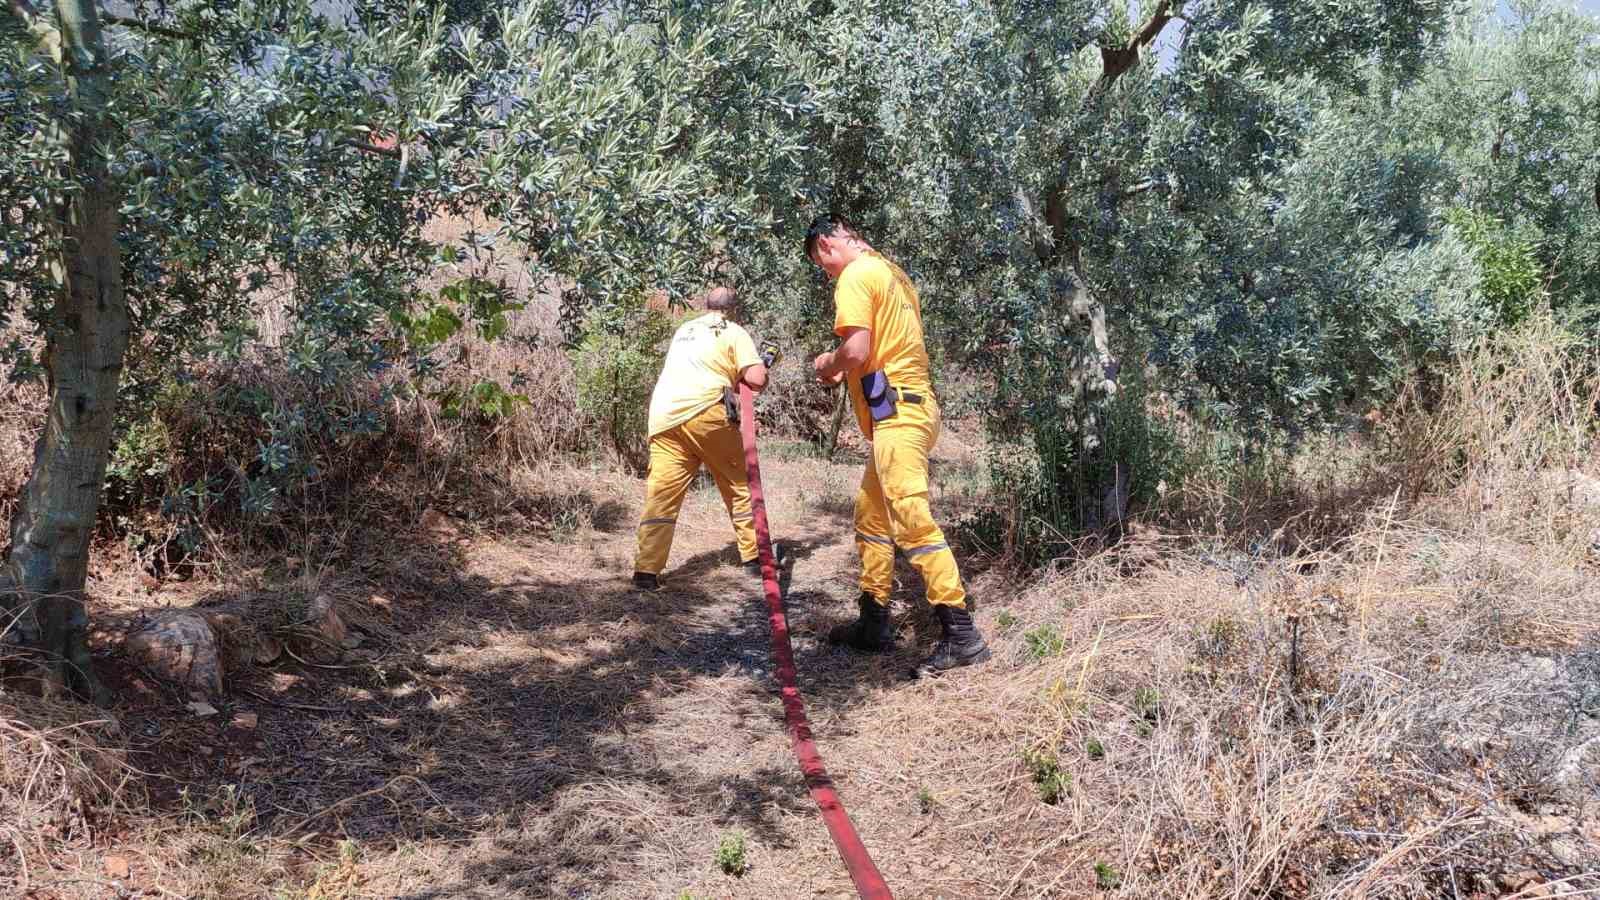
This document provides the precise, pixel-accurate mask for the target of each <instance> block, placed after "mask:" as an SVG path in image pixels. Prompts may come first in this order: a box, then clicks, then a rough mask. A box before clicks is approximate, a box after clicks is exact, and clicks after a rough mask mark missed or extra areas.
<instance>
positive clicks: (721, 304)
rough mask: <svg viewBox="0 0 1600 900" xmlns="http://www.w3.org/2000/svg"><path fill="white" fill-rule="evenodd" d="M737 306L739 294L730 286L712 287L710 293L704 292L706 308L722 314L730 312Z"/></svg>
mask: <svg viewBox="0 0 1600 900" xmlns="http://www.w3.org/2000/svg"><path fill="white" fill-rule="evenodd" d="M738 307H739V295H738V294H735V293H734V292H733V288H730V287H714V288H712V289H711V293H709V294H706V309H709V310H711V311H712V312H719V313H723V314H727V313H731V312H733V311H734V310H735V309H738Z"/></svg>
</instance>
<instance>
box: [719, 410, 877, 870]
mask: <svg viewBox="0 0 1600 900" xmlns="http://www.w3.org/2000/svg"><path fill="white" fill-rule="evenodd" d="M739 431H740V433H741V434H742V435H743V437H744V464H745V468H746V469H747V470H748V471H749V475H750V508H751V510H752V511H753V512H754V513H755V518H756V546H757V547H758V548H759V549H760V553H761V586H762V588H763V590H764V591H765V593H766V595H767V619H768V621H769V622H770V623H771V625H772V658H773V660H774V661H775V662H776V663H777V664H778V684H779V686H780V687H781V688H782V696H783V718H784V721H785V722H787V723H788V725H789V737H790V739H791V741H792V742H793V746H794V756H795V759H797V760H799V762H800V771H802V772H804V773H805V776H806V787H807V788H808V789H810V791H811V799H813V800H815V801H816V802H817V809H818V810H820V811H821V812H822V821H823V823H824V824H826V825H827V826H828V834H829V835H830V836H831V837H832V838H833V845H834V846H835V847H837V848H838V850H839V856H840V857H842V858H843V859H844V865H845V868H846V869H848V870H849V871H850V880H851V881H854V882H855V884H856V893H858V894H860V895H861V897H862V900H893V895H892V894H890V893H889V886H888V885H887V884H885V883H884V881H883V876H882V875H880V874H878V867H877V866H875V865H873V864H872V857H871V856H870V855H868V853H867V847H866V845H865V844H863V843H861V836H860V835H858V834H856V828H855V826H854V825H852V824H850V814H849V813H847V812H845V810H844V803H842V802H841V801H840V800H839V795H838V793H837V792H835V791H834V789H833V779H832V778H829V777H828V770H827V769H824V768H823V767H822V755H821V754H819V753H818V752H817V745H816V744H815V743H814V742H813V741H812V740H811V723H809V722H807V721H806V706H805V701H803V700H802V699H801V698H800V688H798V687H796V686H795V672H794V650H793V648H791V647H790V646H789V620H788V617H787V616H785V615H784V610H783V595H782V594H780V593H779V592H778V561H777V560H776V559H774V558H773V556H772V533H771V532H770V531H769V530H768V529H767V504H766V500H765V499H763V497H762V492H761V464H760V462H759V461H758V460H757V459H756V411H755V398H754V395H752V394H751V393H750V388H749V387H748V386H746V385H743V384H741V385H739Z"/></svg>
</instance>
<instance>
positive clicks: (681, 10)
mask: <svg viewBox="0 0 1600 900" xmlns="http://www.w3.org/2000/svg"><path fill="white" fill-rule="evenodd" d="M325 11H326V8H325V7H324V6H323V5H322V4H317V3H314V2H311V0H239V2H230V3H220V4H219V3H211V2H198V0H196V2H173V3H163V4H152V5H149V6H144V5H139V6H136V7H135V8H134V9H133V11H132V12H133V14H132V15H126V16H111V17H104V16H101V14H100V10H98V9H97V8H96V6H95V5H94V4H92V3H89V2H86V0H61V2H58V3H49V2H45V3H41V4H38V5H33V4H31V3H24V2H22V0H12V2H11V3H10V7H9V10H8V11H7V14H6V17H5V18H4V19H3V20H0V21H3V22H4V24H5V28H4V30H3V32H0V34H3V38H4V39H3V42H0V104H3V107H4V110H5V113H6V115H5V117H4V119H3V122H0V127H4V129H5V131H6V134H5V137H6V140H5V141H4V142H3V144H0V174H3V175H4V176H5V177H4V178H3V179H0V216H4V221H5V225H6V227H5V229H4V232H3V234H0V241H3V244H0V313H3V314H4V316H5V321H6V324H7V326H8V338H15V340H13V341H12V342H11V344H10V347H9V352H10V357H11V360H12V361H13V363H14V366H13V369H14V376H15V377H19V378H24V377H39V378H42V379H43V381H44V382H45V384H46V385H47V387H48V390H49V395H50V405H51V410H52V412H51V415H50V417H49V421H48V423H47V424H46V426H45V429H44V431H43V433H42V436H41V438H40V444H39V447H40V449H39V455H38V458H37V460H36V463H35V468H34V472H33V475H32V478H31V479H30V482H29V485H28V488H27V493H26V497H25V498H24V502H23V503H22V504H20V505H19V511H18V513H17V516H16V520H15V521H14V522H13V527H12V532H13V540H12V545H11V550H10V556H9V562H8V567H7V569H6V572H7V578H6V580H5V583H4V585H3V586H4V588H5V593H4V595H5V598H6V599H5V608H6V609H7V610H9V611H10V613H11V614H10V615H8V617H7V619H6V622H7V624H6V628H5V632H6V635H7V639H8V640H14V639H21V640H22V641H23V642H25V643H28V644H31V645H33V646H34V647H36V648H37V649H39V650H40V651H42V653H43V654H44V658H45V659H46V660H48V661H49V664H50V666H51V667H52V669H53V670H54V674H55V676H56V679H57V680H58V681H62V682H68V683H71V684H73V685H74V686H75V687H79V688H82V689H84V690H85V691H87V692H90V693H98V687H97V685H96V683H95V681H94V678H93V675H92V672H91V670H90V666H89V660H88V655H87V652H86V650H85V647H84V635H85V631H86V616H85V613H84V606H83V589H84V582H85V577H86V572H87V555H88V547H89V539H90V533H91V530H92V528H93V526H94V522H95V516H96V511H97V508H98V505H99V503H100V498H101V490H102V483H103V479H104V475H105V472H106V466H107V455H108V451H109V447H110V443H111V441H112V437H113V432H114V431H115V428H116V423H117V419H118V409H119V402H120V404H121V408H122V409H124V410H128V409H137V408H138V405H139V404H140V403H141V402H145V401H148V399H149V398H150V397H152V396H154V395H155V394H156V393H158V392H159V391H161V390H162V389H163V386H164V385H168V384H172V383H174V381H176V382H178V383H181V382H182V381H183V380H184V379H186V378H188V377H189V373H190V371H191V370H192V369H193V368H194V367H195V366H196V364H200V363H207V362H221V363H224V364H228V365H240V364H244V363H249V364H252V365H256V366H259V367H262V368H265V369H269V370H272V371H281V372H283V373H286V374H287V375H289V376H290V377H293V378H294V379H296V380H297V381H298V382H299V383H301V384H302V385H304V386H305V387H306V391H305V392H304V393H302V394H301V395H300V398H299V399H298V400H296V401H295V402H293V403H291V404H290V405H289V406H288V407H285V406H283V405H281V404H276V405H275V404H274V403H273V402H272V401H271V398H266V397H263V395H262V394H261V392H251V391H245V392H242V393H241V394H240V396H239V397H237V398H234V399H235V400H236V401H237V402H233V403H231V405H227V406H225V408H224V412H225V414H226V416H227V420H226V421H219V422H218V423H217V427H218V428H219V429H231V430H234V431H239V432H241V433H243V434H245V435H247V436H248V437H249V438H251V441H249V442H247V443H250V444H253V449H252V450H251V451H250V452H249V453H248V454H247V455H244V456H240V457H238V458H232V459H229V460H227V463H228V467H229V471H230V472H231V475H230V476H229V477H228V478H227V479H225V481H224V483H220V484H219V483H216V482H215V480H207V481H205V482H203V483H198V484H195V485H192V486H190V487H189V488H187V489H186V491H185V498H183V499H187V500H189V501H193V502H198V503H205V502H216V499H217V497H218V496H220V495H226V496H227V497H230V498H235V499H237V501H238V502H239V503H240V504H241V505H242V506H243V507H244V508H245V509H246V510H247V511H248V510H252V509H253V510H257V511H260V510H266V509H271V508H272V506H273V505H274V504H275V503H277V502H278V501H279V500H280V499H281V498H282V497H283V496H284V495H285V494H286V493H287V492H291V491H294V490H296V489H297V487H303V486H304V485H306V484H309V483H312V482H314V481H315V480H316V478H317V477H318V471H319V468H320V466H322V465H323V464H325V460H324V459H322V458H319V455H318V454H319V452H325V451H326V450H327V448H328V446H329V442H328V441H326V440H321V438H325V437H327V436H328V435H330V434H331V435H335V436H337V437H339V438H340V439H341V441H343V440H344V439H349V438H357V437H359V436H360V435H361V434H364V433H371V432H373V431H376V430H378V429H381V428H382V427H383V421H382V418H381V417H380V416H379V415H378V412H379V411H381V403H382V400H383V396H384V394H383V393H382V392H381V391H380V393H379V394H378V395H377V396H373V395H371V394H370V392H363V391H350V390H347V389H346V388H348V387H349V385H350V384H351V383H352V381H353V380H357V379H361V378H363V377H367V376H370V375H372V374H373V373H375V372H382V371H384V370H385V369H388V368H390V367H394V366H396V365H397V364H404V365H407V366H409V367H410V370H411V371H412V372H414V373H417V374H418V375H419V376H420V375H425V374H426V373H427V372H428V371H429V370H430V368H431V367H432V365H431V364H432V362H433V357H434V356H435V355H436V353H437V351H438V349H439V347H440V346H441V344H442V343H443V342H444V341H445V340H446V339H447V338H448V337H449V336H451V335H452V334H454V333H456V332H457V331H459V330H461V329H462V328H465V327H467V326H468V325H469V324H470V325H472V326H474V327H476V329H477V332H478V334H479V335H480V336H482V337H485V338H491V339H492V338H496V337H499V336H501V335H503V334H504V332H505V328H506V320H505V313H506V312H507V311H508V310H509V309H510V308H511V307H512V306H513V305H514V304H512V303H511V302H510V298H509V297H508V296H507V295H506V292H505V290H504V288H503V287H502V286H501V285H497V284H493V283H489V282H487V281H485V280H484V279H482V278H479V277H476V275H475V274H474V272H475V271H476V269H475V268H474V262H473V258H474V256H475V255H476V254H479V253H481V252H485V251H487V250H491V249H494V248H496V247H501V248H503V249H509V250H515V251H517V252H520V253H522V254H523V258H524V260H525V263H526V265H527V266H528V268H529V269H530V271H531V272H532V273H533V274H534V276H535V277H536V279H539V278H548V279H552V280H556V281H558V282H560V283H564V284H567V285H571V286H572V287H573V292H574V293H575V294H577V295H578V296H581V297H587V298H589V299H590V300H591V301H593V302H594V303H597V304H601V305H604V304H607V303H616V304H618V305H621V301H623V300H628V301H633V300H637V299H638V298H639V297H641V296H642V295H643V294H644V293H645V292H647V291H652V290H661V291H665V292H667V293H668V294H669V295H670V296H678V297H681V296H685V295H687V294H688V293H689V292H691V291H692V290H694V289H695V288H696V287H697V286H699V285H701V284H703V283H704V282H705V281H706V280H707V278H708V277H711V275H712V274H713V272H714V266H715V265H716V264H717V262H718V261H719V260H721V259H725V257H724V256H723V255H724V254H725V253H726V251H727V248H728V247H729V246H730V245H731V244H732V243H733V242H734V241H736V240H737V239H739V237H740V236H741V235H748V234H750V233H751V232H753V231H755V230H757V229H759V228H761V227H763V223H764V222H765V221H767V220H765V219H763V218H762V216H761V215H760V214H759V213H758V212H757V210H756V209H755V208H754V207H755V206H756V205H757V199H756V198H757V197H758V195H761V194H763V193H765V194H772V193H783V192H784V190H789V191H792V190H793V186H792V184H791V185H790V187H788V188H786V189H780V190H774V189H773V188H772V185H774V184H778V183H785V182H792V181H793V180H794V179H795V178H796V177H798V173H799V172H800V171H801V169H802V167H801V166H800V165H799V157H800V155H801V153H802V151H803V144H801V143H800V142H799V140H798V139H797V138H796V137H795V134H794V131H795V126H794V123H795V122H797V121H799V120H801V119H803V118H804V117H805V116H806V115H807V114H809V113H810V112H811V109H810V108H809V107H807V106H806V103H807V72H808V71H809V70H808V68H807V66H806V65H804V64H800V65H796V64H795V60H796V57H795V55H794V54H792V53H789V52H786V51H785V48H784V46H783V45H784V43H785V42H786V41H790V40H791V39H792V27H791V23H787V22H784V21H782V20H781V19H780V18H778V15H777V14H776V13H774V12H772V11H771V10H769V9H767V8H766V7H764V6H763V5H761V4H748V3H716V4H678V3H665V2H662V3H615V4H606V3H592V4H588V3H586V4H577V3H557V2H541V0H531V2H525V3H488V2H485V3H476V4H475V3H455V4H448V5H446V4H438V5H436V4H429V3H423V2H403V3H397V2H393V0H381V2H359V0H358V2H354V3H351V4H348V5H347V6H344V7H339V8H335V9H333V10H332V12H330V13H329V14H324V12H325ZM332 13H337V15H335V14H332ZM774 60H783V61H784V63H783V65H784V66H785V68H783V69H782V70H781V71H778V70H776V69H774V65H775V63H774V62H773V61H774ZM801 130H802V131H803V129H801ZM469 209H470V210H473V211H476V212H484V213H487V214H488V216H489V217H490V220H491V222H492V223H493V225H492V227H491V228H489V229H488V230H487V231H485V232H481V233H474V234H469V235H468V236H467V237H466V238H465V239H463V240H462V241H461V242H460V244H459V245H457V246H440V245H436V244H435V243H434V242H431V241H430V240H428V239H426V237H425V233H424V231H423V226H424V224H425V223H427V222H428V221H429V220H430V219H431V218H433V217H434V216H435V215H436V214H438V213H440V212H447V213H448V212H461V211H466V210H469ZM453 269H454V270H458V272H459V274H460V275H461V276H462V277H456V278H454V280H450V281H448V283H447V284H446V286H445V287H444V288H443V289H439V290H425V289H424V287H423V285H424V284H425V283H430V282H425V281H424V276H436V275H437V274H438V273H440V272H444V273H447V274H446V278H447V279H449V278H450V277H451V276H449V275H448V273H449V272H450V271H451V270H453ZM85 273H87V274H85ZM438 280H439V279H438V278H437V277H434V278H432V282H437V281H438ZM265 307H272V309H271V310H266V309H265ZM264 311H271V312H273V313H274V314H275V315H280V314H281V316H282V317H283V318H284V319H285V320H286V321H287V326H286V328H285V329H284V330H283V331H282V333H279V334H271V335H262V334H258V333H256V330H255V328H254V327H253V325H254V322H255V321H257V320H258V319H259V318H260V316H261V314H262V313H263V312H264ZM213 368H215V367H214V366H213ZM86 376H92V377H90V378H89V380H88V381H85V378H86ZM376 383H377V384H379V385H380V387H382V388H383V389H384V390H390V389H398V388H403V387H405V386H406V385H407V383H408V380H407V379H392V380H389V381H379V382H376ZM477 387H483V386H482V385H479V386H475V387H474V389H473V390H471V391H468V392H467V394H466V397H467V398H470V399H471V400H472V402H477V403H479V404H480V405H485V404H486V405H487V406H488V407H493V408H499V409H502V410H504V408H505V406H506V403H507V400H508V398H507V397H506V395H505V394H504V393H503V392H487V393H486V392H482V391H478V390H477V389H476V388H477ZM119 389H120V390H119ZM457 399H458V400H460V399H462V398H457ZM442 402H443V401H442ZM319 448H321V450H319Z"/></svg>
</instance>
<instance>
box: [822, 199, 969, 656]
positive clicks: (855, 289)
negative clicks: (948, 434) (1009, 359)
mask: <svg viewBox="0 0 1600 900" xmlns="http://www.w3.org/2000/svg"><path fill="white" fill-rule="evenodd" d="M806 255H807V256H808V257H810V259H811V261H812V262H813V263H815V264H816V265H817V266H818V267H819V268H821V269H822V270H823V271H824V272H826V273H827V275H828V277H829V278H831V279H833V280H834V282H835V285H834V291H833V302H834V323H833V332H834V334H835V335H837V336H838V337H839V338H840V344H839V346H838V348H837V349H835V350H833V351H831V352H828V353H824V354H822V355H820V356H818V357H817V358H816V361H815V363H814V365H813V368H814V369H815V371H816V375H817V378H818V380H820V381H822V382H823V383H825V384H838V383H839V382H840V381H844V382H845V384H846V387H847V389H848V390H849V393H850V400H851V405H852V406H853V407H854V408H855V413H856V420H857V422H858V423H859V424H860V426H861V431H862V433H863V434H864V435H866V437H867V439H868V440H869V441H871V443H872V457H871V459H869V460H868V461H867V470H866V473H865V474H864V475H863V476H862V479H861V489H860V491H859V492H858V493H857V494H856V514H855V526H856V548H857V549H858V551H859V552H860V554H861V596H860V598H859V599H858V600H857V605H858V606H859V608H860V616H859V618H857V620H856V621H854V622H851V623H848V624H844V625H840V626H838V627H836V628H834V629H833V630H832V631H831V632H830V633H829V635H828V639H829V640H830V641H832V642H834V643H838V644H844V645H846V646H850V647H853V648H855V649H857V650H865V651H871V652H875V651H881V650H887V649H890V648H891V647H892V646H893V644H894V627H893V625H892V624H891V623H890V618H889V594H890V591H891V589H892V587H893V584H894V552H895V548H896V547H898V548H899V549H900V552H901V553H903V554H905V556H906V558H907V559H908V560H910V562H911V564H912V566H914V567H915V568H916V570H917V572H918V573H919V574H921V575H922V580H923V583H924V585H925V586H926V588H927V596H928V603H929V604H931V605H932V607H933V611H934V614H935V615H937V616H938V617H939V624H940V628H941V631H942V636H941V638H940V640H939V642H938V644H937V645H935V647H934V652H933V655H932V656H930V657H929V658H928V659H927V660H926V661H925V662H924V663H923V664H922V665H921V666H920V667H919V668H918V672H919V674H931V673H933V672H939V671H943V670H945V669H952V668H956V667H958V666H967V665H972V664H974V663H979V662H982V661H984V660H986V659H988V658H989V655H990V654H989V649H988V646H987V645H986V644H985V643H984V640H983V636H982V635H981V634H979V633H978V630H977V628H976V627H975V626H974V625H973V623H972V614H971V611H970V609H969V608H968V604H967V593H966V588H965V587H964V586H963V585H962V582H961V572H960V570H959V569H958V568H957V566H956V558H955V555H954V554H953V553H951V552H950V545H949V544H947V543H945V539H944V533H943V532H941V531H940V530H939V526H938V525H937V524H936V523H935V522H934V521H933V513H932V511H931V510H930V509H929V506H928V454H929V453H930V452H931V451H932V450H933V445H934V442H936V441H937V440H938V439H939V404H938V402H937V401H935V399H934V396H933V383H932V380H931V377H930V375H929V370H928V353H927V349H926V347H925V346H924V344H923V339H922V305H921V301H920V300H919V299H918V298H917V291H916V288H914V287H912V285H911V281H910V279H908V278H907V277H906V274H905V273H904V272H902V271H900V268H899V267H898V266H896V265H895V264H894V263H892V262H890V261H889V260H888V259H885V258H884V257H883V256H882V255H881V254H879V253H878V252H877V251H876V250H873V249H872V247H871V246H870V245H869V244H867V242H866V241H865V240H863V239H862V238H861V235H860V233H858V232H857V231H856V230H855V229H854V228H852V227H851V226H850V224H849V223H848V222H846V221H845V220H844V219H843V218H842V217H839V216H824V217H821V218H819V219H817V220H816V221H814V222H812V223H811V227H810V229H808V230H807V232H806Z"/></svg>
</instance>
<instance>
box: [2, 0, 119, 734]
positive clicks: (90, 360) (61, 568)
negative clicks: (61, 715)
mask: <svg viewBox="0 0 1600 900" xmlns="http://www.w3.org/2000/svg"><path fill="white" fill-rule="evenodd" d="M12 5H13V9H15V10H16V11H17V12H18V14H20V15H22V16H23V18H24V20H25V21H27V22H28V24H29V25H30V26H31V27H32V28H33V30H34V31H35V33H36V34H38V35H40V37H41V46H42V47H44V48H45V49H46V50H47V51H48V50H49V48H50V46H51V44H52V43H53V42H55V41H59V43H58V44H56V46H58V47H59V48H60V49H59V51H56V52H59V54H60V64H61V70H62V73H63V76H64V77H65V79H66V82H67V88H68V95H69V97H70V98H71V100H72V103H71V110H70V113H69V115H68V116H66V117H64V118H63V119H62V120H61V121H58V122H57V123H56V126H55V131H54V134H53V138H54V139H55V140H56V141H58V142H59V144H60V146H61V147H62V149H64V150H65V151H66V154H67V159H68V160H69V162H68V165H69V166H70V167H71V173H72V175H73V181H74V182H75V183H76V185H77V190H76V191H75V192H73V193H72V194H71V195H70V196H66V197H62V198H60V200H59V202H58V203H57V205H56V208H55V213H56V217H57V218H56V226H57V229H58V232H57V237H58V238H59V240H60V247H59V254H60V255H59V257H58V260H59V262H58V264H57V265H55V266H53V269H54V271H55V274H56V280H57V285H58V292H57V294H56V297H55V302H54V304H53V305H52V308H51V316H50V321H49V323H48V330H47V333H46V336H45V338H46V344H45V369H46V372H47V373H48V383H49V389H50V409H49V418H48V419H47V420H46V422H45V426H44V431H43V433H41V434H40V436H39V442H38V445H37V446H36V448H35V449H34V457H33V472H32V473H31V475H30V476H29V478H28V484H27V487H26V489H25V490H24V492H23V495H22V498H21V501H20V502H19V503H18V506H17V511H16V514H15V516H14V517H13V519H12V522H11V550H10V553H9V555H8V556H7V558H6V561H5V564H4V567H3V570H0V571H3V584H0V586H3V587H4V588H5V589H6V593H7V594H8V595H9V596H8V598H7V600H6V602H7V604H8V605H10V606H11V607H12V608H13V609H15V610H17V611H18V612H19V613H20V617H19V619H18V621H19V624H21V625H22V632H23V635H24V637H25V638H26V639H28V640H29V642H30V643H33V644H34V645H35V646H36V647H37V648H38V649H39V650H40V651H42V653H43V654H44V656H45V659H46V660H47V661H48V664H49V666H50V669H51V672H52V675H53V680H54V681H55V682H56V683H57V684H60V685H64V686H68V687H71V688H73V689H74V690H77V691H79V692H81V693H84V694H86V695H88V696H90V697H91V698H92V699H94V700H96V701H97V702H103V701H104V700H105V699H106V698H105V696H104V690H103V688H102V686H101V685H100V683H99V681H98V680H97V679H96V678H95V677H94V672H93V668H92V666H91V665H90V661H89V652H88V646H87V632H88V618H87V616H86V614H85V612H84V605H83V590H84V581H85V579H86V578H87V576H88V562H89V538H90V536H91V533H92V532H93V529H94V523H95V515H96V513H97V512H98V511H99V508H100V489H101V484H102V483H103V482H104V480H105V471H106V462H107V458H108V456H109V451H110V445H111V432H112V426H113V424H114V422H115V418H116V401H117V386H118V381H119V379H120V377H121V374H122V362H123V357H124V355H125V354H126V352H127V348H128V305H127V300H126V298H125V297H124V296H123V292H122V260H121V253H120V250H119V248H118V245H117V233H118V229H119V224H118V216H117V207H118V198H117V192H116V190H115V186H114V185H113V183H112V182H111V179H110V175H109V173H108V171H107V168H106V160H105V158H104V156H103V155H102V153H101V152H100V151H99V149H98V148H97V147H96V146H95V142H96V139H97V138H98V137H99V136H100V135H101V133H102V129H103V123H104V116H105V88H104V85H105V79H106V77H107V72H106V66H107V62H106V54H105V50H104V46H103V45H102V43H101V36H100V25H99V21H98V18H97V13H96V9H95V6H94V3H93V2H92V0H61V2H59V3H57V5H56V14H57V23H56V26H54V27H53V26H51V25H50V24H49V23H47V22H43V21H41V20H40V19H39V17H38V16H37V15H35V14H33V11H32V9H31V8H30V7H29V6H28V5H27V3H26V2H25V0H12ZM50 32H55V35H56V37H55V38H53V39H51V38H47V37H46V36H47V35H48V34H49V33H50Z"/></svg>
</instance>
